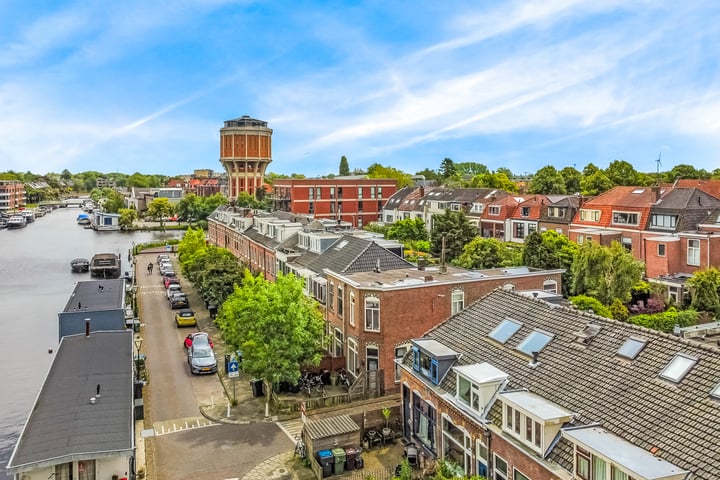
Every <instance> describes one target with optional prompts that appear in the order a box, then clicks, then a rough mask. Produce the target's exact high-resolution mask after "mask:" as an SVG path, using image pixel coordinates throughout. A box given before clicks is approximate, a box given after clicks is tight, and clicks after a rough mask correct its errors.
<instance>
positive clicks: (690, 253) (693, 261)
mask: <svg viewBox="0 0 720 480" xmlns="http://www.w3.org/2000/svg"><path fill="white" fill-rule="evenodd" d="M691 243H692V245H691ZM687 264H688V265H693V266H696V267H697V266H700V240H699V239H697V238H688V241H687Z"/></svg>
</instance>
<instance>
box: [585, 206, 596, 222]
mask: <svg viewBox="0 0 720 480" xmlns="http://www.w3.org/2000/svg"><path fill="white" fill-rule="evenodd" d="M580 220H582V221H583V222H599V221H600V210H589V209H585V208H582V209H580Z"/></svg>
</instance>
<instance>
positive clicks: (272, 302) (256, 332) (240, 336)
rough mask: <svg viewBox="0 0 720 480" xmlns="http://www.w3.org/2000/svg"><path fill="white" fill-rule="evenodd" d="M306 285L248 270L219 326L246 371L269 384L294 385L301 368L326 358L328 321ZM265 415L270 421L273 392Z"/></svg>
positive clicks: (285, 276) (221, 316) (219, 319)
mask: <svg viewBox="0 0 720 480" xmlns="http://www.w3.org/2000/svg"><path fill="white" fill-rule="evenodd" d="M303 285H304V284H303V281H302V280H300V279H298V278H296V277H295V276H294V275H283V274H279V275H278V277H277V279H276V281H275V282H268V281H267V280H265V279H264V278H262V277H260V276H256V277H254V276H252V275H251V274H250V272H249V271H247V270H246V272H245V277H244V279H243V284H242V286H239V287H236V288H235V292H234V293H233V294H232V295H230V297H228V299H227V300H226V301H225V303H224V304H223V306H222V309H221V313H220V315H219V316H218V318H217V319H216V323H217V325H218V327H219V328H220V331H221V332H222V335H223V339H224V340H225V343H226V345H227V347H228V350H229V351H235V350H240V351H241V352H242V354H243V370H244V371H245V372H247V373H248V374H249V375H251V376H252V377H254V378H257V379H262V380H264V381H265V382H266V386H267V384H274V383H276V382H279V381H290V382H294V381H296V380H297V379H298V378H299V377H300V368H301V367H303V366H306V365H313V366H317V365H319V363H320V359H321V358H322V353H321V352H322V338H323V330H324V324H323V315H322V313H321V311H320V309H319V308H318V304H317V303H316V302H315V301H314V300H312V299H310V298H309V297H307V296H306V295H305V294H304V293H303ZM265 391H266V396H265V415H266V416H269V410H270V388H266V389H265Z"/></svg>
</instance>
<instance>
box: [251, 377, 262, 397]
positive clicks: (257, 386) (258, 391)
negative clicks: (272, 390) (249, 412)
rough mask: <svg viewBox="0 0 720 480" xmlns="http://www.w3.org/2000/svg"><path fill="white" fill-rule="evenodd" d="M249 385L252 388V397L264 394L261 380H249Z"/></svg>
mask: <svg viewBox="0 0 720 480" xmlns="http://www.w3.org/2000/svg"><path fill="white" fill-rule="evenodd" d="M250 387H251V388H252V394H253V397H262V396H263V395H264V394H265V393H264V392H263V381H262V380H250Z"/></svg>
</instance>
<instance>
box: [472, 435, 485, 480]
mask: <svg viewBox="0 0 720 480" xmlns="http://www.w3.org/2000/svg"><path fill="white" fill-rule="evenodd" d="M475 458H476V459H477V473H478V475H482V476H483V477H487V474H488V473H487V465H488V447H487V445H485V444H484V443H483V441H482V440H481V439H479V438H478V439H477V440H475Z"/></svg>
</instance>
